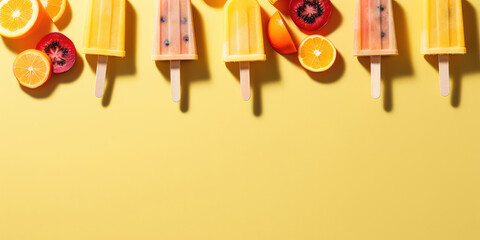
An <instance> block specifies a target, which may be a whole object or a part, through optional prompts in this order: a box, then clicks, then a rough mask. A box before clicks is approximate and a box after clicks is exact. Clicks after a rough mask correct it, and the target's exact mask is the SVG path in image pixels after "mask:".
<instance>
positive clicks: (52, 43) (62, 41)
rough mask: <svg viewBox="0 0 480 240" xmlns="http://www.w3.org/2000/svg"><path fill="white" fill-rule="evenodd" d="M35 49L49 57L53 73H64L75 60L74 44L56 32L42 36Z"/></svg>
mask: <svg viewBox="0 0 480 240" xmlns="http://www.w3.org/2000/svg"><path fill="white" fill-rule="evenodd" d="M36 49H37V50H40V51H43V52H44V53H46V54H47V55H48V56H49V57H50V59H51V61H52V64H53V73H64V72H66V71H68V70H70V69H71V68H72V67H73V65H74V64H75V62H76V58H77V56H76V55H77V51H76V49H75V45H74V44H73V42H72V41H71V40H70V39H69V38H68V37H67V36H65V35H63V34H61V33H58V32H54V33H49V34H47V35H46V36H45V37H43V38H42V39H41V40H40V42H39V43H38V44H37V47H36Z"/></svg>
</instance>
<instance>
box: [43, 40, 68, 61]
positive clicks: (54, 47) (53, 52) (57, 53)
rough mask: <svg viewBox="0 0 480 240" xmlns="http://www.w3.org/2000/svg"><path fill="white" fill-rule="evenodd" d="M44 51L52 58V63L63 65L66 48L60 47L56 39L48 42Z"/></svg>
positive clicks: (66, 53) (66, 54)
mask: <svg viewBox="0 0 480 240" xmlns="http://www.w3.org/2000/svg"><path fill="white" fill-rule="evenodd" d="M44 52H45V53H47V55H48V56H49V57H50V59H52V63H53V65H60V66H63V65H65V62H66V57H67V56H68V49H67V48H64V47H61V46H60V43H59V42H58V41H54V42H52V43H50V44H49V45H48V46H47V47H45V49H44Z"/></svg>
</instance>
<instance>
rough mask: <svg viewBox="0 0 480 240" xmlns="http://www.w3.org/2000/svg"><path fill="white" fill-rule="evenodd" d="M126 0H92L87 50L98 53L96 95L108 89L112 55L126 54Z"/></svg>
mask: <svg viewBox="0 0 480 240" xmlns="http://www.w3.org/2000/svg"><path fill="white" fill-rule="evenodd" d="M125 3H126V0H88V13H87V16H86V19H87V22H86V24H85V35H84V41H83V53H85V54H92V55H98V62H97V77H96V81H95V96H97V97H102V96H103V92H104V89H105V77H106V72H107V62H108V57H109V56H113V57H124V56H125Z"/></svg>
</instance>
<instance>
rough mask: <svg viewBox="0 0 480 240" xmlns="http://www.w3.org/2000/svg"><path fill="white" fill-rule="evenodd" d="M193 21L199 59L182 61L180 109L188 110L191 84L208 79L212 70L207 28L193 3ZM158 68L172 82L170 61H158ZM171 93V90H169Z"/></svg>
mask: <svg viewBox="0 0 480 240" xmlns="http://www.w3.org/2000/svg"><path fill="white" fill-rule="evenodd" d="M192 14H193V22H194V23H195V26H194V28H195V40H196V44H197V54H198V60H194V61H182V62H181V73H180V78H181V79H180V82H181V88H182V90H181V91H182V98H181V100H180V111H182V112H183V113H186V112H188V110H189V109H190V86H191V85H192V83H193V82H195V81H208V80H209V79H210V72H209V70H208V69H209V68H208V56H207V53H208V46H207V44H206V36H205V33H206V31H205V28H204V25H203V19H202V16H201V14H200V12H199V11H198V10H197V9H196V7H195V6H194V5H193V4H192ZM155 64H156V66H157V68H158V70H159V71H160V72H161V73H162V75H163V77H164V79H165V80H166V81H168V82H170V62H169V61H156V62H155ZM168 94H169V95H170V91H169V92H168Z"/></svg>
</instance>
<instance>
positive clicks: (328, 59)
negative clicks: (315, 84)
mask: <svg viewBox="0 0 480 240" xmlns="http://www.w3.org/2000/svg"><path fill="white" fill-rule="evenodd" d="M336 58H337V50H336V49H335V46H333V43H332V42H331V41H330V40H328V39H327V38H325V37H324V36H320V35H313V36H310V37H307V38H305V40H303V42H302V44H300V47H299V48H298V60H300V64H302V66H303V67H304V68H305V69H307V70H309V71H312V72H323V71H326V70H328V69H329V68H330V67H332V65H333V63H334V62H335V59H336Z"/></svg>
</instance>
